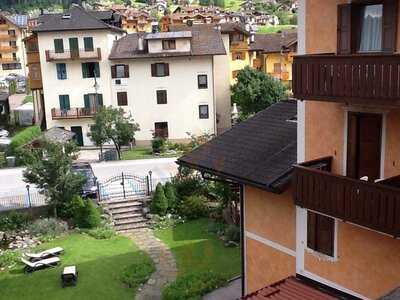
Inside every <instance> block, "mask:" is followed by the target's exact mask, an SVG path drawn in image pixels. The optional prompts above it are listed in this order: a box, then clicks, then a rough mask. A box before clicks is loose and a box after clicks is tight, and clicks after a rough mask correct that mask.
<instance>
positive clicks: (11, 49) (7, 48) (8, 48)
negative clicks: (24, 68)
mask: <svg viewBox="0 0 400 300" xmlns="http://www.w3.org/2000/svg"><path fill="white" fill-rule="evenodd" d="M17 50H18V47H17V46H1V47H0V52H3V53H4V52H15V51H17Z"/></svg>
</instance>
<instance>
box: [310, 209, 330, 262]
mask: <svg viewBox="0 0 400 300" xmlns="http://www.w3.org/2000/svg"><path fill="white" fill-rule="evenodd" d="M334 240H335V220H334V219H333V218H330V217H326V216H323V215H320V214H317V213H314V212H311V211H308V212H307V247H308V248H310V249H312V250H314V251H317V252H320V253H323V254H325V255H328V256H332V257H333V256H334Z"/></svg>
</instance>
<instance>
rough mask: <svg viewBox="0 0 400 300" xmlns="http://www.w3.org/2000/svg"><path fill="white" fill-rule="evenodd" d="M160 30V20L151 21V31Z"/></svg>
mask: <svg viewBox="0 0 400 300" xmlns="http://www.w3.org/2000/svg"><path fill="white" fill-rule="evenodd" d="M156 32H158V22H151V33H156Z"/></svg>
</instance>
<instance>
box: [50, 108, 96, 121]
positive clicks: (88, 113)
mask: <svg viewBox="0 0 400 300" xmlns="http://www.w3.org/2000/svg"><path fill="white" fill-rule="evenodd" d="M99 108H100V107H91V108H85V107H75V108H70V109H58V108H52V109H51V117H52V119H53V120H60V119H81V118H92V117H93V116H94V115H95V114H96V113H98V111H99Z"/></svg>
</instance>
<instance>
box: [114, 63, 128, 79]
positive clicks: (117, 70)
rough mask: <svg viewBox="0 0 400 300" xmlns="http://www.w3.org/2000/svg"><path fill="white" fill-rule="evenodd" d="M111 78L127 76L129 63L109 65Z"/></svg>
mask: <svg viewBox="0 0 400 300" xmlns="http://www.w3.org/2000/svg"><path fill="white" fill-rule="evenodd" d="M111 77H112V78H129V65H115V66H111Z"/></svg>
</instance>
